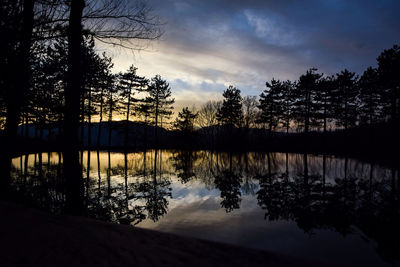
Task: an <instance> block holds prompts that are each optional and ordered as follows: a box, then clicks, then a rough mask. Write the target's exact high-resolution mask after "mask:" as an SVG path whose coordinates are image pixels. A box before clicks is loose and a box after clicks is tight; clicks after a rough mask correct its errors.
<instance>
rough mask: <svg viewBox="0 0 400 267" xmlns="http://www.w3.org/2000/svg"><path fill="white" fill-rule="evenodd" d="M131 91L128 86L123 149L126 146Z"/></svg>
mask: <svg viewBox="0 0 400 267" xmlns="http://www.w3.org/2000/svg"><path fill="white" fill-rule="evenodd" d="M131 91H132V89H131V88H129V95H128V107H127V111H126V123H125V141H124V145H125V149H126V148H127V146H128V137H129V113H130V107H131Z"/></svg>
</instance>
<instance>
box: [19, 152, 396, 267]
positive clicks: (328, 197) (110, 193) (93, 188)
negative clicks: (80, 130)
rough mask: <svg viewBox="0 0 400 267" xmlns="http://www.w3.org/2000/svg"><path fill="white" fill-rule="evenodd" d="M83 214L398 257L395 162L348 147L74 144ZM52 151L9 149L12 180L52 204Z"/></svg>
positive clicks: (309, 251) (383, 262)
mask: <svg viewBox="0 0 400 267" xmlns="http://www.w3.org/2000/svg"><path fill="white" fill-rule="evenodd" d="M81 161H82V162H83V164H82V166H83V167H82V172H83V177H84V185H85V187H84V191H85V193H84V195H85V197H84V202H85V206H86V209H87V215H88V216H90V217H94V218H97V219H101V220H106V221H110V222H115V223H123V224H131V225H134V226H135V227H142V228H148V229H154V230H158V231H164V232H169V233H175V234H179V235H184V236H191V237H197V238H202V239H207V240H213V241H219V242H224V243H230V244H235V245H240V246H246V247H251V248H258V249H263V250H268V251H273V252H277V253H281V254H288V255H292V256H297V257H305V258H310V259H316V260H320V261H325V262H331V263H335V264H338V265H345V264H346V265H351V266H393V265H396V264H398V263H399V258H400V228H399V225H400V208H399V207H400V201H399V197H400V190H399V189H400V188H399V187H400V183H399V176H398V170H396V168H387V167H385V166H381V165H378V164H376V163H374V162H365V161H360V160H357V159H353V158H348V157H335V156H325V155H311V154H290V153H289V154H288V153H260V152H254V153H216V152H210V151H171V150H162V151H156V150H150V151H145V152H143V151H141V152H135V153H117V152H107V151H84V152H82V153H81ZM63 182H64V181H63V179H62V155H61V153H57V152H51V153H39V154H27V155H23V156H20V157H17V158H14V159H13V187H14V188H15V190H17V191H18V192H19V193H20V194H19V195H21V197H22V198H23V199H24V200H25V201H26V202H27V203H29V204H30V205H33V206H36V207H39V208H42V209H45V210H48V211H50V212H53V213H60V212H62V210H63V206H64V203H65V192H64V189H63V188H64V187H63Z"/></svg>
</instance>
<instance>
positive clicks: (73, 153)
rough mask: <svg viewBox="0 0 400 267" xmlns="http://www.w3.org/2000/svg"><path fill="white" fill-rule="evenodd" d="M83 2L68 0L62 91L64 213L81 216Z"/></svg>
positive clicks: (80, 0) (81, 0) (82, 0)
mask: <svg viewBox="0 0 400 267" xmlns="http://www.w3.org/2000/svg"><path fill="white" fill-rule="evenodd" d="M84 7H85V1H84V0H71V9H70V15H69V27H68V76H67V87H66V88H65V115H64V118H65V119H64V138H65V140H64V155H63V156H64V163H63V166H64V175H65V180H66V211H67V212H68V213H71V214H77V215H79V214H82V213H83V203H82V200H83V184H82V172H81V168H80V165H79V141H78V128H79V100H80V96H81V91H82V72H81V62H80V58H81V41H82V12H83V9H84Z"/></svg>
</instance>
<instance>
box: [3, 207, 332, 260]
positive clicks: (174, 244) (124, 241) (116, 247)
mask: <svg viewBox="0 0 400 267" xmlns="http://www.w3.org/2000/svg"><path fill="white" fill-rule="evenodd" d="M0 212H1V219H0V244H1V245H0V265H1V266H4V267H6V266H99V267H100V266H326V264H321V263H319V264H317V263H311V262H308V261H306V260H298V259H294V258H291V257H286V256H282V255H276V254H272V253H268V252H265V251H259V250H252V249H246V248H240V247H235V246H231V245H226V244H220V243H214V242H208V241H202V240H197V239H192V238H185V237H180V236H176V235H172V234H167V233H160V232H155V231H150V230H145V229H140V228H136V227H131V226H126V225H116V224H110V223H105V222H101V221H96V220H91V219H87V218H83V217H73V216H57V215H50V214H48V213H44V212H41V211H38V210H34V209H31V208H27V207H24V206H21V205H17V204H11V203H7V202H0Z"/></svg>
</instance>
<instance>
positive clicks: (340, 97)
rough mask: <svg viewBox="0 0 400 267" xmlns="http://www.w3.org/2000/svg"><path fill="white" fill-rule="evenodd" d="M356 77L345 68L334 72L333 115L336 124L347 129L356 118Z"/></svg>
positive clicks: (353, 123) (354, 122)
mask: <svg viewBox="0 0 400 267" xmlns="http://www.w3.org/2000/svg"><path fill="white" fill-rule="evenodd" d="M357 79H358V77H357V76H356V75H355V73H354V72H350V71H348V70H347V69H345V70H344V71H342V72H341V73H338V74H336V86H337V88H336V95H335V101H334V102H335V104H334V106H335V109H336V112H335V117H336V125H337V126H339V127H340V126H341V127H344V129H345V130H346V129H348V128H349V127H354V126H356V124H357V120H358V114H357V113H358V111H357V108H358V103H357V96H358V88H357Z"/></svg>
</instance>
